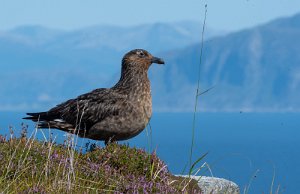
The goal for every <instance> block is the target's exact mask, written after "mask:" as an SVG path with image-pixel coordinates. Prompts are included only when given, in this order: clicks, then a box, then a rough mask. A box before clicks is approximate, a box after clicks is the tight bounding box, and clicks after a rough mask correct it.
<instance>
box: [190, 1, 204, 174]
mask: <svg viewBox="0 0 300 194" xmlns="http://www.w3.org/2000/svg"><path fill="white" fill-rule="evenodd" d="M206 14H207V4H206V5H205V13H204V22H203V27H202V35H201V51H200V60H199V69H198V82H197V91H196V97H195V107H194V115H193V127H192V144H191V150H190V159H189V164H190V165H189V166H190V168H192V157H193V149H194V141H195V128H196V113H197V106H198V97H199V95H200V73H201V64H202V53H203V38H204V30H205V23H206ZM190 172H191V169H190ZM189 175H190V173H189Z"/></svg>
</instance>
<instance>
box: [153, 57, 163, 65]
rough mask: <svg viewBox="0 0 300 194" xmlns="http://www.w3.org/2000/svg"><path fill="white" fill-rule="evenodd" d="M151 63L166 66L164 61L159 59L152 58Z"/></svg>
mask: <svg viewBox="0 0 300 194" xmlns="http://www.w3.org/2000/svg"><path fill="white" fill-rule="evenodd" d="M151 63H157V64H165V62H164V60H163V59H161V58H157V57H152V59H151Z"/></svg>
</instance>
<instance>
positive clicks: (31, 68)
mask: <svg viewBox="0 0 300 194" xmlns="http://www.w3.org/2000/svg"><path fill="white" fill-rule="evenodd" d="M200 34H201V22H190V21H185V22H178V23H156V24H145V25H140V26H132V27H118V26H107V25H105V26H94V27H89V28H84V29H79V30H75V31H61V30H56V29H48V28H44V27H41V26H20V27H18V28H15V29H13V30H10V31H7V32H0V67H1V70H2V71H0V99H1V101H0V110H24V109H33V108H35V109H39V108H41V107H44V108H45V107H49V106H50V105H53V104H56V103H57V102H59V101H61V100H64V99H66V98H70V97H75V96H76V95H78V94H80V93H82V92H87V91H89V90H91V89H93V88H96V87H106V86H110V85H111V84H112V83H113V82H114V81H116V80H117V79H118V76H119V75H118V74H119V73H118V72H119V71H120V62H121V58H122V56H123V55H124V53H125V52H127V51H129V50H131V49H133V48H145V49H147V50H149V51H151V52H152V53H159V52H164V51H167V50H171V49H178V48H183V47H186V46H188V45H190V44H193V43H195V42H197V41H199V37H200ZM207 34H208V37H212V36H216V35H217V34H219V32H214V31H212V30H209V31H208V32H207Z"/></svg>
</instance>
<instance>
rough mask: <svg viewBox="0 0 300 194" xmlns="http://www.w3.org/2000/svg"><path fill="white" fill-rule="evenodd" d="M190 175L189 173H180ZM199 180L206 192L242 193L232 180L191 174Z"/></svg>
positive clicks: (216, 193) (218, 193)
mask: <svg viewBox="0 0 300 194" xmlns="http://www.w3.org/2000/svg"><path fill="white" fill-rule="evenodd" d="M179 176H182V177H188V175H179ZM190 177H191V178H193V179H195V180H197V181H198V185H199V187H200V188H201V190H202V191H203V192H204V194H240V189H239V186H238V185H237V184H235V183H234V182H232V181H229V180H226V179H223V178H216V177H207V176H190Z"/></svg>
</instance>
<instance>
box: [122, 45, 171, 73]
mask: <svg viewBox="0 0 300 194" xmlns="http://www.w3.org/2000/svg"><path fill="white" fill-rule="evenodd" d="M152 63H157V64H165V62H164V60H163V59H161V58H158V57H154V56H152V55H151V54H150V53H149V52H148V51H146V50H143V49H134V50H131V51H129V52H128V53H126V54H125V56H124V57H123V60H122V68H126V69H127V68H137V69H140V68H142V69H144V70H148V68H149V67H150V65H151V64H152Z"/></svg>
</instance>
